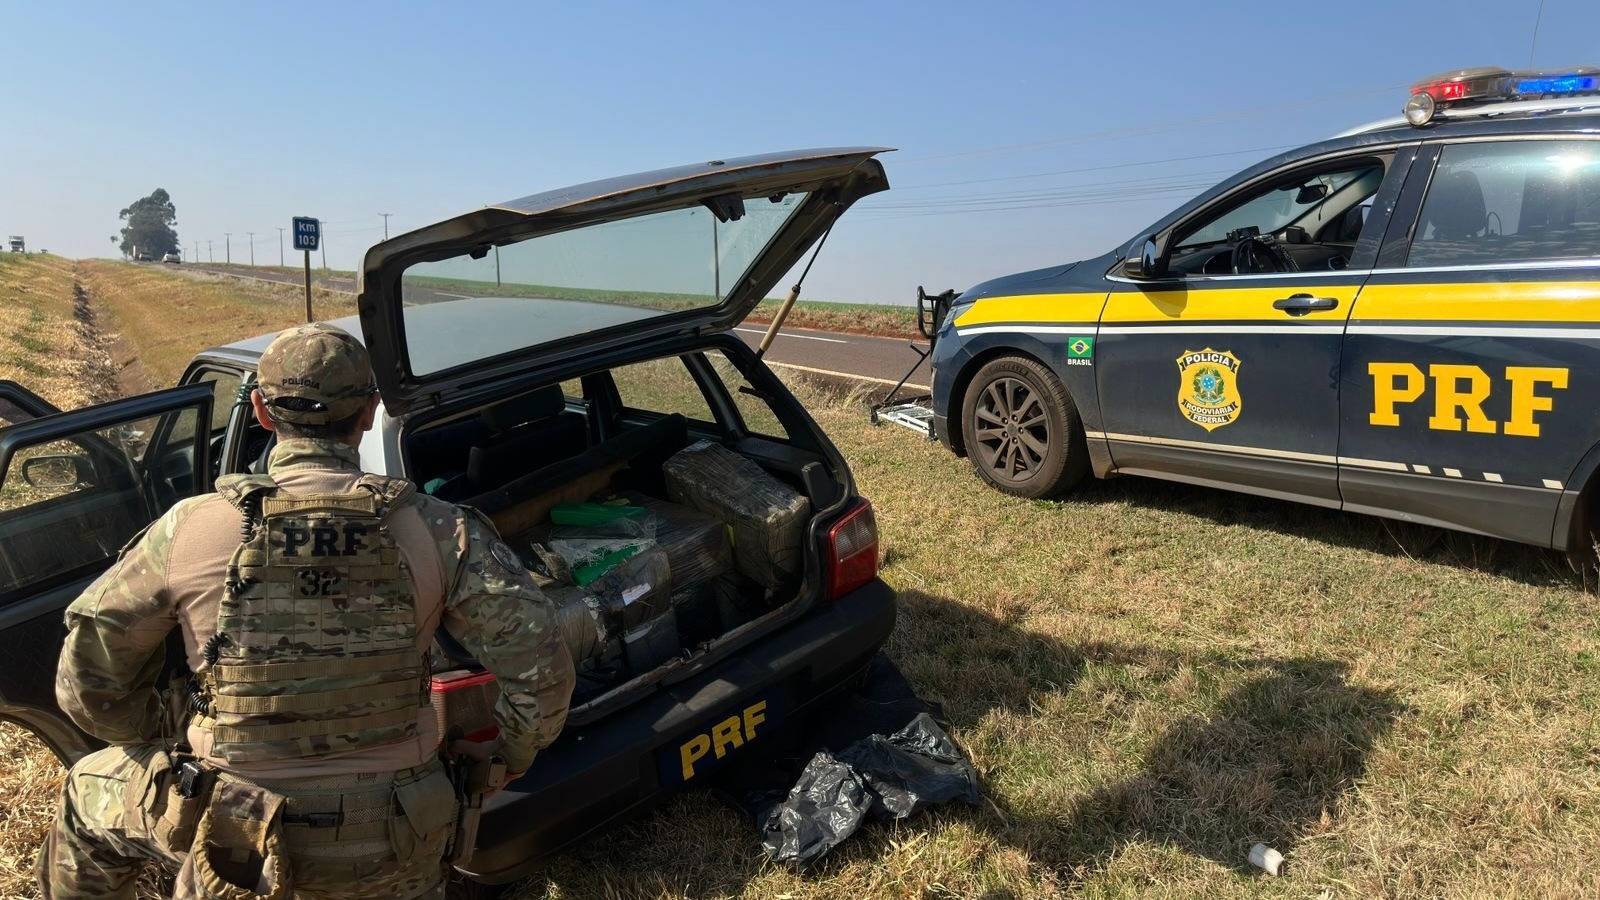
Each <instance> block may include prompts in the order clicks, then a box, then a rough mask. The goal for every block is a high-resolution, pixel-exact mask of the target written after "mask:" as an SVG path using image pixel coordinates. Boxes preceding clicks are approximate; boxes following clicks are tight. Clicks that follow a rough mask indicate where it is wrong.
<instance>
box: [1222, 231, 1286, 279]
mask: <svg viewBox="0 0 1600 900" xmlns="http://www.w3.org/2000/svg"><path fill="white" fill-rule="evenodd" d="M1298 271H1300V264H1299V263H1297V262H1295V261H1294V257H1292V256H1290V255H1289V252H1288V251H1287V250H1284V249H1283V245H1282V244H1280V243H1278V241H1277V239H1276V238H1273V237H1271V236H1269V235H1259V234H1255V235H1247V236H1245V237H1243V238H1241V239H1240V240H1239V242H1238V243H1236V244H1234V245H1233V274H1235V275H1253V274H1256V273H1260V272H1298Z"/></svg>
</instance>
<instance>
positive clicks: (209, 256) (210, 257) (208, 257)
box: [206, 238, 217, 263]
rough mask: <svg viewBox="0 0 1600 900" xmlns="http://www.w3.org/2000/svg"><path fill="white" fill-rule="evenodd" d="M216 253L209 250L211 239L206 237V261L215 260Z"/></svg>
mask: <svg viewBox="0 0 1600 900" xmlns="http://www.w3.org/2000/svg"><path fill="white" fill-rule="evenodd" d="M216 261H217V255H216V254H215V253H212V252H211V239H210V238H206V262H213V263H214V262H216Z"/></svg>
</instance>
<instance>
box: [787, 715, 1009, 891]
mask: <svg viewBox="0 0 1600 900" xmlns="http://www.w3.org/2000/svg"><path fill="white" fill-rule="evenodd" d="M952 800H961V801H963V802H965V803H967V804H970V805H975V804H977V802H978V774H977V772H976V771H975V770H974V769H973V768H972V764H971V763H969V762H967V760H966V758H965V757H964V756H962V755H961V751H960V750H959V749H957V748H956V745H955V742H954V741H952V740H950V736H949V735H947V734H945V733H944V730H943V729H941V728H940V727H939V726H938V724H937V723H935V722H934V721H933V717H931V716H929V715H928V714H927V713H919V714H918V715H917V716H916V718H914V719H912V720H911V722H910V724H908V725H906V726H905V727H904V728H902V729H900V730H899V731H897V732H895V733H894V734H892V735H889V736H888V737H885V736H883V735H881V734H874V735H871V736H869V737H866V738H862V739H860V740H858V741H855V742H854V743H852V744H851V745H850V746H848V747H846V748H845V749H844V750H843V751H842V752H840V753H839V754H838V756H834V755H832V754H830V753H828V752H827V751H826V750H824V751H820V752H818V753H817V754H816V755H815V756H813V757H812V758H811V761H810V762H809V763H807V764H806V767H805V769H804V770H803V771H802V772H801V773H800V778H799V780H798V781H797V782H796V783H795V785H794V788H793V789H792V790H790V791H789V794H788V797H787V798H786V799H785V800H784V801H783V802H781V803H778V804H777V805H776V806H774V807H772V808H771V809H769V810H768V811H767V812H766V813H765V815H764V816H762V818H761V819H760V821H761V826H762V827H761V831H762V839H761V843H762V845H763V846H765V847H766V849H767V853H768V854H769V855H770V856H771V857H772V859H773V860H774V861H776V862H782V863H788V864H790V865H793V866H796V867H799V868H803V867H805V866H807V865H810V864H811V863H813V862H815V861H816V860H817V859H819V858H821V857H822V856H823V854H825V853H827V852H828V851H829V850H832V849H833V848H834V847H837V846H838V845H839V844H841V843H843V842H844V841H845V839H846V838H848V837H850V835H852V834H854V833H855V831H856V829H857V828H859V827H861V822H862V821H863V820H864V819H865V818H866V816H867V814H868V813H871V814H873V815H876V816H879V817H882V818H891V819H903V818H905V817H907V816H910V815H912V814H913V813H916V812H919V811H921V810H923V809H926V808H928V807H930V806H937V805H940V804H944V803H949V802H950V801H952Z"/></svg>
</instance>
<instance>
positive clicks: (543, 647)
mask: <svg viewBox="0 0 1600 900" xmlns="http://www.w3.org/2000/svg"><path fill="white" fill-rule="evenodd" d="M332 331H333V330H332V329H326V326H303V327H301V328H299V329H294V330H291V331H290V332H286V333H285V335H283V336H280V338H279V339H278V340H276V341H274V342H273V345H272V346H271V347H269V349H268V351H267V353H266V354H264V355H263V358H262V362H261V367H260V378H261V389H262V394H263V399H265V400H266V401H267V403H268V406H269V409H271V410H272V414H273V416H274V418H279V419H280V420H288V419H290V418H291V417H298V420H299V421H300V422H302V423H304V424H313V423H315V422H319V421H322V422H326V421H339V420H340V419H342V418H345V417H347V416H348V415H350V414H351V413H350V411H351V410H359V409H360V408H361V404H364V403H365V402H367V398H368V397H370V396H371V394H372V388H371V387H370V378H371V375H370V369H369V368H368V367H367V363H366V356H365V352H364V351H360V352H359V353H357V352H356V351H359V350H360V348H359V345H357V344H355V342H354V341H353V340H352V339H350V338H349V337H348V336H347V335H343V333H342V332H337V333H336V334H331V333H330V332H332ZM336 338H337V339H341V340H335V339H336ZM280 345H281V346H280ZM352 347H353V348H354V349H353V350H352V349H351V348H352ZM285 350H287V351H288V352H284V351H285ZM352 359H353V362H352ZM352 385H354V387H352ZM285 396H288V397H294V398H299V399H300V400H301V401H305V400H306V398H311V402H310V403H306V402H300V403H296V404H289V405H278V404H275V403H274V401H275V400H277V399H279V398H281V397H285ZM280 413H281V414H282V415H281V418H280ZM308 417H309V418H308ZM357 460H358V455H357V452H356V450H355V448H353V447H351V446H349V445H347V444H344V443H341V442H337V441H331V440H309V439H293V440H282V441H280V442H279V443H278V445H277V446H276V447H275V448H274V449H273V451H272V453H271V455H270V457H269V461H268V474H269V475H270V477H271V479H272V484H274V485H275V486H276V489H277V490H278V491H279V492H281V494H282V495H283V496H284V497H287V498H289V501H288V502H290V503H292V502H293V500H294V499H295V498H299V497H304V496H329V495H340V494H349V493H350V492H352V491H357V492H358V491H359V487H360V485H362V484H364V483H367V484H370V483H371V482H372V481H373V479H374V476H367V475H364V474H363V473H362V472H361V470H360V469H359V467H358V466H357ZM246 480H248V479H246ZM379 481H387V480H383V479H379ZM222 486H223V487H224V489H225V490H227V489H230V486H229V485H228V484H223V485H222ZM234 486H235V487H236V486H237V482H235V483H234ZM395 493H396V494H397V496H398V499H397V502H396V503H395V505H394V509H393V510H392V511H391V512H389V513H388V516H387V518H386V519H385V529H386V539H387V540H389V541H390V544H391V545H392V546H393V548H394V549H395V551H397V554H398V560H399V564H400V571H402V572H404V573H405V576H406V580H407V592H408V595H409V596H410V597H411V598H413V600H414V609H413V612H414V615H413V616H412V619H411V624H410V626H409V630H407V631H404V632H403V633H404V634H405V635H406V636H407V637H408V638H409V639H410V640H412V641H413V642H414V644H413V646H412V647H411V650H412V651H414V652H415V654H416V657H417V659H419V660H420V659H421V658H422V656H423V655H424V654H425V653H426V651H427V649H428V647H429V645H430V643H431V637H432V635H433V634H434V632H435V630H436V629H437V628H438V627H439V626H441V625H442V626H443V627H444V628H445V629H446V630H448V631H449V632H450V633H451V635H452V636H454V637H455V638H456V639H457V640H458V641H459V642H460V643H461V644H462V645H463V646H465V647H466V648H467V650H469V651H470V652H472V653H473V655H474V656H476V657H477V659H478V660H479V661H480V662H482V663H483V665H484V666H485V667H486V668H488V669H489V670H490V671H492V672H494V673H495V675H496V676H497V679H498V681H499V685H500V699H499V701H498V703H497V706H496V709H495V714H496V719H497V721H498V724H499V726H500V742H499V747H498V751H497V752H498V753H499V754H500V755H501V756H502V757H504V758H505V760H506V764H507V768H508V769H509V770H511V771H513V772H519V771H523V770H525V769H527V768H528V766H529V764H531V762H532V761H533V757H534V754H535V753H536V752H537V750H538V749H540V748H542V747H544V746H545V745H547V744H549V743H550V742H551V741H553V740H554V739H555V737H556V735H557V734H558V733H559V732H560V729H561V727H562V725H563V724H564V722H565V717H566V710H567V703H568V701H569V699H570V697H571V693H572V685H573V669H572V661H571V658H570V656H569V655H568V652H567V649H566V647H565V645H564V644H563V643H562V642H561V640H560V638H559V634H558V631H557V629H556V628H555V627H554V612H553V610H552V608H551V605H550V603H549V601H548V600H546V599H545V598H544V597H543V596H542V595H541V594H540V593H539V591H538V589H537V588H536V587H535V586H534V585H533V584H532V582H531V581H530V579H529V576H528V573H527V572H526V570H524V569H522V567H521V566H520V565H518V564H517V561H516V557H515V555H514V554H512V553H511V551H510V550H509V548H507V547H506V546H505V544H503V543H501V542H500V540H499V538H498V537H497V536H496V534H495V532H494V528H493V526H492V525H491V524H490V523H489V522H488V521H487V520H485V519H484V518H483V517H481V516H480V515H478V514H476V513H474V512H472V511H470V510H463V509H461V508H458V507H455V506H453V505H450V504H448V503H444V502H442V501H440V500H437V499H434V498H432V497H428V496H425V495H421V494H417V493H414V492H409V491H398V492H395ZM399 495H403V496H399ZM240 548H241V532H240V512H239V510H238V509H237V508H236V507H235V506H234V505H232V504H231V503H230V502H229V500H228V499H227V498H225V497H224V496H222V495H220V494H210V495H206V496H203V497H197V498H192V499H190V500H186V501H183V502H181V503H179V504H177V505H176V506H174V507H173V508H172V509H171V510H169V511H168V512H167V513H166V514H165V515H163V516H162V517H161V518H160V519H158V520H157V521H156V522H155V523H154V524H153V525H152V526H151V527H150V528H149V529H147V530H146V531H145V532H144V533H143V534H142V535H141V536H140V537H138V538H136V539H135V540H134V541H133V542H132V543H131V544H130V545H129V546H128V547H127V548H125V549H124V551H123V553H122V555H121V556H120V557H119V559H118V561H117V563H116V564H115V565H114V566H112V568H111V569H110V570H109V571H107V572H106V573H105V574H104V575H103V576H101V577H100V578H99V579H98V580H97V581H96V582H95V583H94V584H93V585H91V586H90V587H89V589H88V590H86V591H85V592H84V593H83V595H82V596H81V597H79V598H78V599H77V600H76V601H74V602H73V604H72V605H71V606H70V607H69V608H68V610H67V626H68V634H67V640H66V644H65V646H64V647H63V648H62V653H61V661H60V668H59V672H58V676H57V683H56V697H57V702H58V703H59V704H60V705H61V708H62V709H63V710H64V711H65V712H66V713H67V714H68V715H70V716H71V717H72V719H73V721H75V722H76V723H78V725H79V726H80V727H82V728H83V729H84V730H86V731H88V732H89V733H91V734H94V735H95V736H97V737H99V738H101V739H103V740H106V741H108V742H110V743H111V744H112V745H113V746H111V747H109V748H107V749H105V750H101V751H99V752H97V753H92V754H90V755H89V756H86V757H84V758H83V759H82V760H80V761H79V762H78V763H77V764H76V765H75V766H73V767H72V771H71V772H70V773H69V776H68V780H67V784H66V787H65V790H64V793H63V798H62V803H61V807H60V809H59V812H58V815H57V819H56V824H55V828H54V830H53V832H52V833H51V834H50V835H49V837H48V838H47V840H46V843H45V846H44V848H43V850H42V851H41V853H40V858H39V876H40V886H41V889H42V891H43V893H44V895H45V896H47V897H110V896H124V897H126V896H131V894H132V878H133V876H134V874H135V873H136V871H137V868H138V865H139V861H140V860H143V859H156V860H160V861H162V862H163V863H165V864H166V865H167V866H168V867H169V868H180V875H179V882H178V885H179V887H178V893H177V896H220V895H223V894H221V893H219V892H218V889H217V887H216V886H215V885H211V886H207V884H206V883H205V878H204V876H205V874H206V873H205V872H204V871H200V870H202V869H205V868H206V866H205V864H204V860H200V861H198V862H197V860H196V859H195V858H194V857H200V856H205V854H190V853H188V852H187V850H188V849H189V845H188V844H187V843H183V840H184V839H186V835H184V836H182V837H180V839H179V840H178V841H177V842H178V843H179V844H180V845H181V846H179V847H177V848H176V849H173V850H168V849H166V847H165V846H164V845H167V844H170V843H172V842H173V841H172V840H171V838H170V834H169V832H171V831H172V825H171V822H170V818H164V816H168V813H169V810H171V809H173V808H174V806H175V805H174V804H173V803H171V802H168V800H169V792H170V789H171V785H172V783H173V782H174V781H175V773H174V772H173V771H172V768H171V766H172V760H171V757H170V756H169V754H168V752H167V748H168V747H170V746H171V740H170V738H171V737H172V736H171V735H166V734H163V733H162V732H163V730H164V729H163V725H164V723H165V722H166V721H168V717H167V716H166V712H165V706H164V701H163V699H162V698H161V697H159V696H158V695H157V693H156V690H155V681H156V679H157V676H158V674H159V671H160V668H161V662H162V659H163V653H162V650H163V646H164V644H165V642H166V639H167V635H168V634H169V633H170V632H171V631H172V629H173V628H180V629H181V633H182V637H183V644H184V648H185V651H186V654H187V656H188V663H189V667H190V669H191V670H192V671H194V672H195V673H197V676H198V677H199V678H200V679H201V680H202V681H205V680H206V679H207V676H208V671H207V670H208V669H209V668H211V667H212V665H213V664H214V663H215V662H216V661H217V660H218V658H219V657H218V653H217V650H216V647H217V645H218V644H221V645H222V646H226V641H225V640H222V639H220V638H217V635H218V623H219V618H221V617H222V608H223V606H224V604H225V603H226V602H228V600H227V598H229V597H235V598H236V601H237V602H235V607H239V606H240V605H241V604H242V606H243V609H244V611H245V612H249V611H250V609H251V608H252V604H260V603H263V602H270V601H257V600H253V599H251V598H252V595H251V594H250V593H249V592H248V591H246V592H243V593H237V594H236V593H234V592H233V591H234V589H236V588H237V587H238V585H237V583H236V582H235V583H232V584H230V583H229V579H230V577H234V576H236V575H237V571H238V569H237V566H235V567H234V568H232V569H230V562H231V561H235V560H234V557H235V555H236V553H237V552H239V551H240ZM225 585H228V587H227V588H226V589H225ZM239 598H242V599H239ZM361 599H362V600H371V599H373V598H370V597H366V598H361ZM364 608H370V607H364ZM235 612H236V614H237V612H238V609H237V608H236V610H235ZM236 618H237V616H236V617H235V620H230V621H236ZM350 621H351V622H354V623H357V625H358V627H359V625H360V624H362V623H364V622H366V621H369V620H363V619H361V618H359V617H356V618H352V619H350ZM230 627H232V626H230ZM353 633H354V632H353ZM397 633H398V632H397ZM208 645H210V649H209V651H208ZM223 659H224V661H226V657H223ZM307 684H315V682H314V681H308V682H307ZM417 699H418V701H420V702H419V704H418V705H416V706H415V707H414V709H415V722H414V724H413V723H412V722H410V721H405V722H403V723H401V726H400V727H398V728H391V729H390V730H389V732H387V733H386V734H385V735H384V737H383V739H382V740H381V741H378V742H368V743H365V744H363V743H359V742H352V743H350V744H349V746H355V747H356V749H351V750H344V749H343V746H344V745H339V746H327V745H326V744H316V745H315V746H310V747H306V746H304V742H301V744H302V746H301V747H300V748H299V752H295V751H294V749H292V748H291V749H290V750H289V751H286V752H285V753H284V754H283V755H282V756H281V757H279V756H273V757H272V758H261V757H260V755H259V754H252V753H244V754H240V753H235V752H230V750H229V748H228V747H227V746H226V745H225V742H219V741H218V740H217V734H218V732H217V731H216V721H215V720H213V719H209V718H208V717H207V716H206V715H196V716H193V717H191V719H190V721H189V722H188V725H187V729H186V734H185V737H186V739H187V742H188V744H189V746H190V747H191V748H192V751H193V753H194V755H195V756H196V757H199V758H200V759H202V760H203V761H204V762H205V764H206V765H207V767H208V768H209V769H211V770H213V771H215V772H217V773H219V774H218V775H217V779H216V780H217V787H216V788H214V789H213V801H212V803H211V805H210V807H208V809H209V811H210V818H209V819H208V820H207V821H205V822H202V824H201V830H202V831H204V830H206V829H208V828H209V829H210V830H211V831H212V832H215V833H219V834H221V833H226V834H227V835H229V836H231V838H232V839H233V840H234V841H235V843H233V844H229V845H228V846H240V845H241V844H248V845H251V846H253V847H254V848H255V851H257V853H258V855H259V856H260V857H262V858H265V859H266V860H267V861H268V862H269V865H268V866H267V867H266V870H267V871H268V872H269V873H270V872H271V870H272V865H271V863H275V862H278V861H283V860H286V861H287V866H288V871H289V872H290V873H291V877H292V879H293V884H294V894H295V895H296V896H309V897H318V896H328V897H334V896H338V897H380V896H381V897H386V898H393V900H402V898H407V897H413V896H435V895H437V894H438V893H439V891H440V890H441V889H442V875H443V865H442V857H443V853H444V851H445V842H446V839H447V838H448V835H449V832H450V830H451V829H452V828H453V824H454V815H455V811H454V799H453V796H452V795H450V794H449V793H448V791H449V785H448V782H447V781H446V780H445V779H444V776H443V774H442V773H441V772H440V770H439V765H438V761H437V759H438V756H437V751H438V745H439V740H440V735H438V733H437V726H436V725H435V720H434V717H433V714H432V711H431V710H430V709H429V708H428V707H427V706H426V704H425V700H423V698H421V697H418V698H417ZM408 708H411V707H408ZM212 715H217V714H215V713H213V714H212ZM393 718H394V717H393V716H391V721H392V720H393ZM219 797H220V798H222V799H221V800H218V798H219ZM318 815H323V816H325V817H327V821H329V822H333V821H337V824H336V825H333V826H331V827H327V826H321V827H319V826H317V825H312V824H304V823H309V822H315V821H316V817H317V816H318ZM258 862H259V860H258ZM269 881H270V879H269ZM270 887H271V884H270V883H262V884H260V885H258V888H259V889H260V893H261V894H262V895H265V896H272V895H273V894H272V893H271V891H270V890H268V888H270ZM239 896H248V895H245V894H241V895H239ZM284 896H287V895H284Z"/></svg>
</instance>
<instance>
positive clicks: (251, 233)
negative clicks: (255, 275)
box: [245, 231, 256, 269]
mask: <svg viewBox="0 0 1600 900" xmlns="http://www.w3.org/2000/svg"><path fill="white" fill-rule="evenodd" d="M245 234H246V235H248V236H249V237H250V268H252V269H254V268H255V267H256V233H255V232H254V231H246V232H245Z"/></svg>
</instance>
